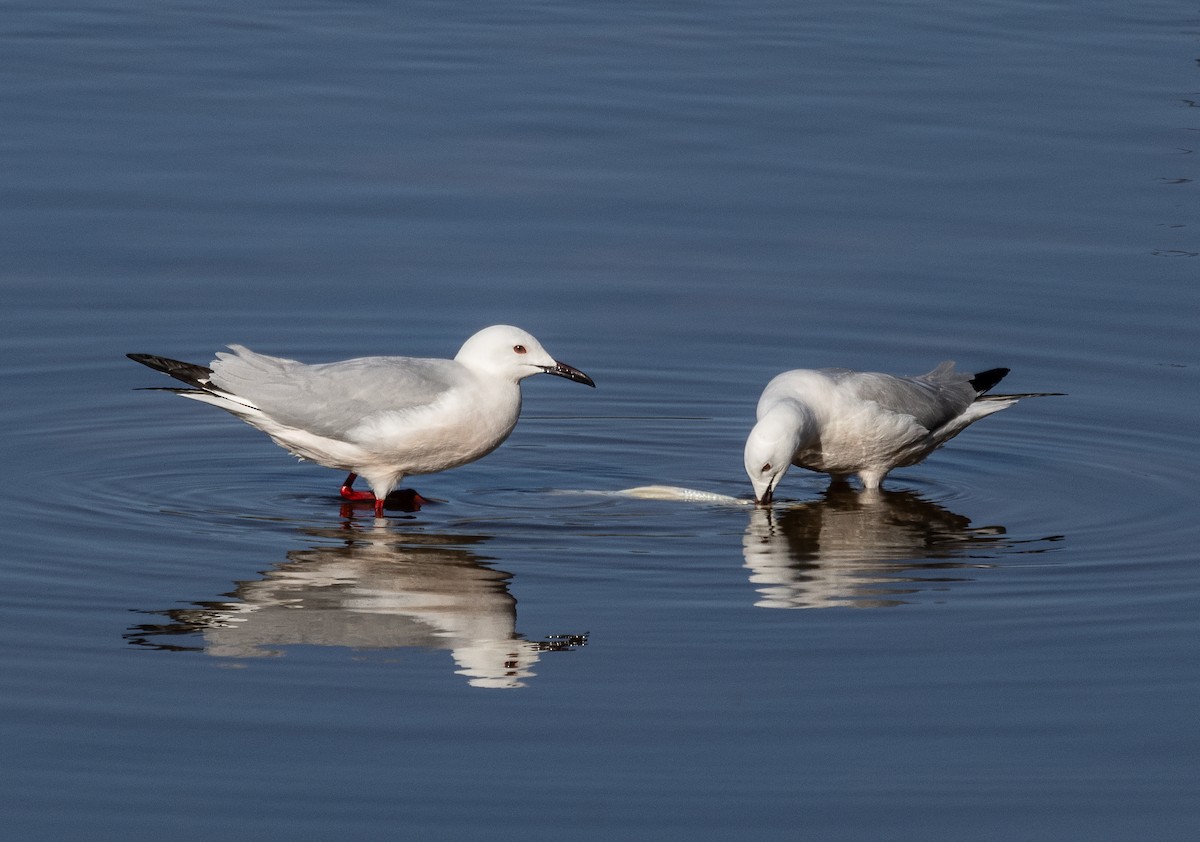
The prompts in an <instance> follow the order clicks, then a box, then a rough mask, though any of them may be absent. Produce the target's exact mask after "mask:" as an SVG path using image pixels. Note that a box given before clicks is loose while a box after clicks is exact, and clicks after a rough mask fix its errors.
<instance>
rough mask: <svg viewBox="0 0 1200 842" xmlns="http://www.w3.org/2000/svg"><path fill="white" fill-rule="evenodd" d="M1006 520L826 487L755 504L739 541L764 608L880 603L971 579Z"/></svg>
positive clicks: (1000, 544) (997, 546) (1001, 536)
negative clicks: (982, 519) (974, 518)
mask: <svg viewBox="0 0 1200 842" xmlns="http://www.w3.org/2000/svg"><path fill="white" fill-rule="evenodd" d="M1008 543H1011V542H1008V541H1007V539H1006V538H1005V530H1004V527H1001V526H984V527H973V526H971V522H970V520H969V519H968V518H966V517H963V516H962V515H957V514H954V513H953V512H950V511H948V510H946V509H945V508H943V507H942V506H940V505H938V504H936V503H931V502H929V501H927V500H924V499H922V498H921V497H919V496H918V495H916V494H914V493H912V492H907V491H885V490H876V491H855V490H854V489H851V488H849V487H846V486H836V487H831V488H830V489H829V490H828V491H827V492H825V496H824V497H823V498H822V499H820V500H816V501H813V502H811V503H804V504H799V505H796V506H793V507H790V508H787V509H780V510H778V511H772V510H771V509H769V508H759V509H756V510H755V511H754V512H753V513H752V514H751V517H750V523H749V525H748V526H747V527H746V533H745V535H744V537H743V541H742V549H743V557H744V559H745V566H746V567H747V568H749V570H750V582H751V583H752V584H753V585H754V587H755V589H756V590H757V591H758V593H759V599H758V601H757V602H755V605H756V606H759V607H762V608H829V607H834V606H841V607H857V608H881V607H889V606H895V605H902V604H905V603H907V602H910V601H912V600H913V597H914V595H915V594H918V593H920V592H922V591H930V590H938V591H945V590H946V589H948V588H949V587H950V586H951V584H952V583H956V582H968V581H971V577H970V574H969V573H967V572H966V571H970V570H979V569H987V568H990V567H994V566H995V565H994V564H990V563H984V562H981V561H979V560H977V559H978V558H980V557H983V558H987V557H994V556H995V555H996V554H997V553H998V552H1000V551H1001V550H1003V549H1005V548H1006V547H1007V546H1008Z"/></svg>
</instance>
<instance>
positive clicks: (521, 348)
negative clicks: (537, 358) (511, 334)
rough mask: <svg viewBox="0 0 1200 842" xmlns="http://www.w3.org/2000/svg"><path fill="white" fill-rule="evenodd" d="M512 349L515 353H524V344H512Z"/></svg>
mask: <svg viewBox="0 0 1200 842" xmlns="http://www.w3.org/2000/svg"><path fill="white" fill-rule="evenodd" d="M513 351H514V352H516V353H518V354H524V353H525V346H524V345H513Z"/></svg>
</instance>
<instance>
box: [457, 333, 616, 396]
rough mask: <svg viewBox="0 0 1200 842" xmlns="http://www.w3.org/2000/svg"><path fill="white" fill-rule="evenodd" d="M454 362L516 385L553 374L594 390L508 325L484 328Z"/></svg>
mask: <svg viewBox="0 0 1200 842" xmlns="http://www.w3.org/2000/svg"><path fill="white" fill-rule="evenodd" d="M454 359H455V360H456V361H457V362H459V363H462V364H463V365H464V366H466V367H467V368H469V369H471V370H473V371H480V372H484V373H487V374H491V375H494V376H496V377H501V378H504V379H506V380H511V381H512V382H513V383H518V382H520V381H521V380H524V379H525V378H526V377H529V376H530V375H533V374H553V375H556V376H557V377H565V378H567V379H568V380H574V381H575V382H576V383H584V384H586V385H588V386H593V387H594V386H595V385H596V384H595V383H593V382H592V378H590V377H588V376H587V375H586V374H584V373H583V372H582V371H580V370H579V369H577V368H573V367H571V366H569V365H567V364H566V363H563V362H559V361H558V360H556V359H554V357H552V356H550V354H548V353H547V352H546V349H545V348H543V347H542V343H540V342H538V341H537V340H536V339H534V338H533V335H532V334H530V333H528V332H526V331H524V330H521V329H520V328H519V327H512V326H511V325H492V326H491V327H485V328H484V329H483V330H481V331H479V332H478V333H476V334H475V335H474V336H472V337H471V338H470V339H468V340H467V341H466V342H464V343H463V346H462V348H460V349H459V350H458V354H457V355H456V356H455V357H454Z"/></svg>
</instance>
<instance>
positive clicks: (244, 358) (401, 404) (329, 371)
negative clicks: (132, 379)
mask: <svg viewBox="0 0 1200 842" xmlns="http://www.w3.org/2000/svg"><path fill="white" fill-rule="evenodd" d="M229 347H230V349H231V350H232V351H233V353H228V352H225V351H221V352H219V353H218V354H217V358H216V359H215V360H213V362H212V372H213V373H212V377H211V381H210V382H211V384H212V386H213V387H215V388H217V389H219V390H221V391H223V392H228V393H230V394H232V395H234V396H236V397H238V398H241V399H243V400H245V401H247V402H249V403H252V404H253V405H254V406H255V407H257V408H258V409H259V410H261V411H262V412H263V413H264V414H265V415H267V416H269V417H271V418H272V419H274V420H275V421H277V422H279V423H280V424H285V425H287V426H289V427H295V428H297V429H302V430H307V431H309V432H311V433H315V434H317V435H321V436H328V437H330V438H343V437H344V435H345V434H346V433H347V431H349V430H352V429H353V428H354V427H357V426H358V425H359V424H360V423H361V422H362V421H363V419H364V418H369V417H371V416H373V415H376V414H378V413H383V412H389V413H396V412H401V413H402V412H406V411H414V410H419V409H421V408H423V407H426V406H428V405H429V404H431V403H433V402H435V401H437V400H438V399H439V398H441V397H443V396H444V395H445V394H446V393H447V392H449V391H450V390H452V389H454V388H455V387H458V386H462V385H464V384H465V382H466V381H467V380H468V377H469V376H468V374H467V372H466V370H465V369H463V367H462V366H460V365H459V364H458V363H456V362H454V361H453V360H434V359H419V358H414V357H360V358H358V359H353V360H345V361H343V362H336V363H323V364H320V365H306V364H305V363H301V362H297V361H296V360H289V359H284V358H282V357H271V356H267V355H266V354H258V353H255V352H254V351H251V350H250V349H249V348H245V347H243V346H241V345H230V346H229Z"/></svg>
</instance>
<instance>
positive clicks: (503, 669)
mask: <svg viewBox="0 0 1200 842" xmlns="http://www.w3.org/2000/svg"><path fill="white" fill-rule="evenodd" d="M310 534H311V535H312V536H313V537H315V538H318V539H327V538H334V539H336V540H337V541H338V543H336V544H331V545H328V546H323V545H318V546H312V547H310V548H307V549H301V550H293V551H291V552H289V553H288V554H287V561H285V562H281V563H279V564H277V565H276V566H275V567H273V568H272V569H270V570H268V571H267V572H265V573H263V574H262V575H261V578H258V579H254V580H250V581H244V582H239V583H237V584H236V587H235V588H234V590H233V591H232V592H231V593H229V594H227V596H229V597H230V599H229V600H228V601H220V602H204V603H194V604H193V607H188V608H177V609H170V610H166V611H155V612H148V613H155V614H163V615H165V616H167V617H168V618H169V620H170V622H167V623H158V624H142V625H138V626H135V627H134V628H133V629H131V631H130V632H129V633H128V634H127V635H126V636H127V638H128V639H129V640H130V641H131V642H132V643H134V644H137V645H143V646H150V647H154V648H160V649H203V651H205V652H206V653H207V654H209V655H212V656H215V657H227V658H256V657H266V656H278V655H282V654H284V651H285V649H286V647H288V646H295V645H304V644H307V645H316V646H340V647H347V648H351V649H356V650H388V649H401V648H407V647H419V648H425V649H438V650H443V649H444V650H449V652H450V655H451V657H452V658H453V659H454V662H455V664H456V665H457V667H458V669H457V670H456V672H457V673H458V674H459V675H463V676H465V677H466V678H467V680H468V681H469V682H470V684H472V685H473V686H476V687H522V686H524V684H525V681H526V680H527V679H529V678H530V677H532V676H533V675H534V672H533V666H534V664H536V663H537V662H538V660H539V659H540V657H541V653H542V652H544V651H548V650H570V649H573V648H575V647H578V646H581V645H583V644H584V643H585V642H586V635H559V636H553V637H549V638H547V639H545V640H541V641H536V640H527V639H525V637H524V636H522V635H521V634H520V633H518V632H517V630H516V623H517V609H516V603H517V601H516V599H515V598H514V597H513V596H512V594H511V593H509V590H508V585H509V582H510V581H511V579H512V576H511V574H509V573H505V572H503V571H501V570H496V569H494V568H492V567H489V566H488V565H487V563H486V560H485V559H484V558H483V557H481V556H479V555H477V554H476V553H475V552H474V551H472V550H471V549H469V548H467V547H466V546H464V544H473V543H479V542H481V541H484V540H486V538H485V537H483V536H462V535H454V536H449V535H431V534H426V533H418V534H409V535H399V534H396V533H390V532H386V531H378V532H375V531H374V530H361V531H357V530H356V531H345V530H342V531H314V532H311V533H310ZM188 635H198V636H199V638H200V641H201V642H200V645H199V646H196V645H190V644H188V643H183V644H180V643H179V642H178V639H179V637H180V636H188Z"/></svg>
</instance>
